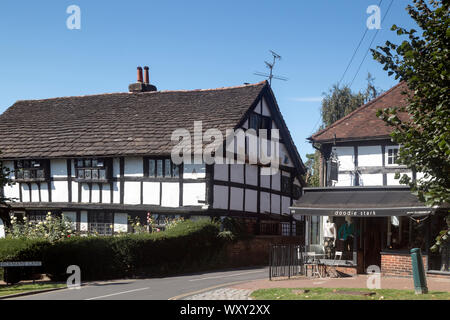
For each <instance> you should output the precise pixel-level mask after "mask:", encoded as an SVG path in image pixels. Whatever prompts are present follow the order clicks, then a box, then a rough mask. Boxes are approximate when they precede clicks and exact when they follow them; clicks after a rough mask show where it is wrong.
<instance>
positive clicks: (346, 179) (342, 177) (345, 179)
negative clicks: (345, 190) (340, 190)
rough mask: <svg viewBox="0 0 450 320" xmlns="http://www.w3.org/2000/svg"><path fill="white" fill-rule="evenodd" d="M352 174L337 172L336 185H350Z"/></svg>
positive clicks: (351, 183)
mask: <svg viewBox="0 0 450 320" xmlns="http://www.w3.org/2000/svg"><path fill="white" fill-rule="evenodd" d="M353 180H354V176H353V175H352V174H349V173H345V174H344V173H339V174H338V181H337V182H336V184H335V186H336V187H350V186H353V185H354V183H353Z"/></svg>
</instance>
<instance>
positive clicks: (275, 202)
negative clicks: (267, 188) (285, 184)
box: [271, 193, 281, 213]
mask: <svg viewBox="0 0 450 320" xmlns="http://www.w3.org/2000/svg"><path fill="white" fill-rule="evenodd" d="M271 196H272V213H280V204H281V203H280V201H281V197H280V196H279V195H278V194H273V193H272V195H271Z"/></svg>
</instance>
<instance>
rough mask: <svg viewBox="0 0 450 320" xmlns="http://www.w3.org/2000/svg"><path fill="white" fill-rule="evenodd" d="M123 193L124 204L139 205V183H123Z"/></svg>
mask: <svg viewBox="0 0 450 320" xmlns="http://www.w3.org/2000/svg"><path fill="white" fill-rule="evenodd" d="M124 191H125V192H124V196H123V202H124V204H140V203H141V183H140V182H139V181H125V183H124Z"/></svg>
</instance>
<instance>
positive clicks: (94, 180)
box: [73, 178, 111, 183]
mask: <svg viewBox="0 0 450 320" xmlns="http://www.w3.org/2000/svg"><path fill="white" fill-rule="evenodd" d="M73 181H74V182H79V183H110V182H111V180H109V179H79V178H75V179H73Z"/></svg>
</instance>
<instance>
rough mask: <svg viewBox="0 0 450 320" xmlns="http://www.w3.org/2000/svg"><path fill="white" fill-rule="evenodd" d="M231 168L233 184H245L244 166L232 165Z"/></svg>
mask: <svg viewBox="0 0 450 320" xmlns="http://www.w3.org/2000/svg"><path fill="white" fill-rule="evenodd" d="M230 166H231V177H230V180H231V182H237V183H244V165H243V164H232V165H230Z"/></svg>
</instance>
